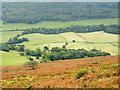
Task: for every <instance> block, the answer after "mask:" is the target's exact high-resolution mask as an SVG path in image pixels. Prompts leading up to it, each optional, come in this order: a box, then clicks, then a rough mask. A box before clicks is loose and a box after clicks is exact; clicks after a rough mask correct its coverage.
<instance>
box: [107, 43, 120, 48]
mask: <svg viewBox="0 0 120 90" xmlns="http://www.w3.org/2000/svg"><path fill="white" fill-rule="evenodd" d="M107 43H108V44H111V45H113V46H115V47H118V48H120V46H119V45H115V44H113V43H111V42H107Z"/></svg>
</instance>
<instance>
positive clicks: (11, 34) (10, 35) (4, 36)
mask: <svg viewBox="0 0 120 90" xmlns="http://www.w3.org/2000/svg"><path fill="white" fill-rule="evenodd" d="M21 32H22V31H5V32H0V35H2V42H3V43H4V42H7V41H8V40H9V39H10V38H13V37H15V36H16V35H18V34H21Z"/></svg>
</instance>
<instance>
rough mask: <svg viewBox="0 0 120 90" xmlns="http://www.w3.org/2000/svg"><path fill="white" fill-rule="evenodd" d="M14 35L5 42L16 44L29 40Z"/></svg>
mask: <svg viewBox="0 0 120 90" xmlns="http://www.w3.org/2000/svg"><path fill="white" fill-rule="evenodd" d="M17 36H18V35H17ZM17 36H16V37H14V38H10V39H9V40H8V42H7V44H18V43H22V42H27V41H29V40H28V39H27V38H22V39H18V37H17Z"/></svg>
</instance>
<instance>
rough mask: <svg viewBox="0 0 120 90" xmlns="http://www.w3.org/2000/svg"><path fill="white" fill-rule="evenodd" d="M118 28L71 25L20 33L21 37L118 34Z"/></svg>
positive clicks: (33, 29) (115, 26) (28, 30)
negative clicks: (97, 33)
mask: <svg viewBox="0 0 120 90" xmlns="http://www.w3.org/2000/svg"><path fill="white" fill-rule="evenodd" d="M119 28H120V26H118V25H104V24H100V25H91V26H90V25H87V26H82V25H75V26H73V25H71V26H70V27H66V28H50V29H49V28H31V29H30V28H28V29H25V30H24V31H23V32H22V35H25V34H31V33H41V34H60V33H64V32H75V33H89V32H95V31H104V32H106V33H112V34H120V31H119V30H120V29H119Z"/></svg>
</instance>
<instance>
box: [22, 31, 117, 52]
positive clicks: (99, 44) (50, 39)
mask: <svg viewBox="0 0 120 90" xmlns="http://www.w3.org/2000/svg"><path fill="white" fill-rule="evenodd" d="M79 35H80V36H79ZM22 37H25V38H28V39H29V42H23V43H21V45H22V44H24V45H25V46H26V48H29V49H36V48H41V49H43V47H44V46H48V47H49V48H52V47H55V46H58V47H62V46H63V45H64V44H65V42H66V40H67V42H68V45H67V47H66V48H70V49H73V48H74V49H79V48H85V49H87V50H89V48H90V49H93V48H96V49H99V50H102V51H107V52H110V53H111V54H117V53H118V47H117V44H116V43H117V42H118V35H115V34H108V33H104V32H102V31H100V32H92V33H77V34H76V33H73V32H69V33H63V34H59V35H55V34H54V35H43V34H29V35H24V36H22ZM22 37H20V38H22ZM85 39H86V40H87V41H88V44H87V43H86V40H85ZM72 40H75V41H76V42H75V43H73V42H72ZM110 43H113V44H116V46H114V45H112V44H110Z"/></svg>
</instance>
